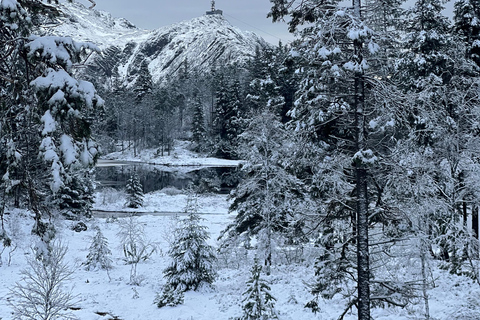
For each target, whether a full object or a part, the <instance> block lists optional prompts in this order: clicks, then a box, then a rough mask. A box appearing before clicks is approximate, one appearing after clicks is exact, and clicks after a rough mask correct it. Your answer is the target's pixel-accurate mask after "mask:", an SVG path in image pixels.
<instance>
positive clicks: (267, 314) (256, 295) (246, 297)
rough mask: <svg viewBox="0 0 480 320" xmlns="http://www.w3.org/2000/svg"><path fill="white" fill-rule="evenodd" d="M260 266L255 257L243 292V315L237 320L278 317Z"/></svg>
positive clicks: (259, 319) (273, 299)
mask: <svg viewBox="0 0 480 320" xmlns="http://www.w3.org/2000/svg"><path fill="white" fill-rule="evenodd" d="M261 272H262V267H261V266H260V265H259V264H258V260H257V259H255V262H254V265H253V267H252V270H251V276H250V279H249V280H248V281H247V289H246V290H245V292H244V293H243V306H242V309H243V312H244V314H243V316H242V317H240V318H239V320H270V319H278V317H277V315H276V313H275V308H274V307H275V301H276V299H275V298H274V297H273V296H272V295H271V294H270V290H271V289H270V286H269V285H268V284H267V282H266V281H265V280H263V279H262V278H261Z"/></svg>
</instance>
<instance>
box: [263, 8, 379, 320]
mask: <svg viewBox="0 0 480 320" xmlns="http://www.w3.org/2000/svg"><path fill="white" fill-rule="evenodd" d="M271 2H272V9H271V11H270V14H269V15H270V16H271V17H272V18H273V20H274V21H277V20H280V19H282V18H283V17H285V16H287V15H288V16H290V17H291V20H290V22H289V24H290V30H291V31H294V30H295V29H296V28H297V27H298V26H300V25H303V24H306V26H305V28H303V29H302V30H301V31H300V32H299V33H300V36H301V39H300V41H298V42H297V45H296V46H295V48H294V55H295V56H297V57H298V58H299V59H301V62H300V63H301V64H302V68H301V69H300V70H299V71H300V72H302V75H301V76H302V80H301V83H300V89H299V90H298V91H297V100H296V102H295V105H294V108H293V109H292V110H291V111H290V115H291V116H292V118H293V119H294V121H295V122H296V124H297V131H299V132H300V131H301V132H302V133H303V135H304V136H307V137H309V138H310V139H311V141H313V142H315V144H316V145H317V147H318V148H319V149H318V150H322V149H323V152H321V153H320V154H317V157H316V158H314V159H311V161H312V162H313V163H323V164H325V165H327V166H328V165H329V164H331V165H333V166H336V165H337V164H338V163H337V162H336V161H338V160H341V161H342V163H343V165H344V166H343V168H342V169H341V170H342V171H343V172H345V173H346V174H345V175H343V178H342V180H343V181H341V182H340V181H339V182H340V184H343V186H346V187H348V185H349V184H350V187H348V188H349V190H348V189H347V190H342V193H343V194H344V195H347V194H350V195H353V196H354V199H353V201H352V200H351V199H345V198H341V199H339V200H340V203H343V205H342V206H343V210H342V211H344V213H346V214H347V216H348V215H350V217H351V222H353V226H352V235H353V239H354V240H353V239H352V243H355V249H354V250H355V253H356V260H357V261H356V281H357V298H358V304H357V307H358V314H359V319H370V305H371V304H370V302H371V299H370V283H371V282H370V280H371V272H370V255H369V215H370V213H369V212H370V210H369V207H370V204H369V195H368V190H369V171H370V167H371V166H372V165H373V164H375V162H376V160H377V159H378V158H377V156H376V155H375V153H374V152H373V151H372V150H371V140H370V139H369V136H368V129H367V124H368V120H367V117H369V116H371V113H369V110H371V109H370V107H371V106H369V105H368V104H367V102H368V96H369V92H370V91H369V90H368V89H369V87H368V86H367V83H369V82H368V80H367V79H369V77H368V72H369V68H370V57H371V56H372V55H373V54H375V53H376V52H377V51H378V48H379V46H378V44H377V43H376V42H375V39H374V32H373V30H372V29H371V28H369V27H368V26H367V25H366V24H365V23H364V17H363V16H362V13H363V12H364V10H363V7H362V3H361V1H360V0H353V1H352V6H351V7H342V6H341V5H340V1H336V0H327V1H322V2H320V3H319V2H318V1H315V0H306V1H296V0H292V1H285V0H271ZM326 157H330V159H329V160H328V161H327V159H326ZM337 184H339V183H337ZM349 198H351V196H350V197H349ZM334 199H335V198H334ZM337 199H338V198H337ZM331 200H333V199H328V200H327V201H331ZM335 200H336V199H335ZM327 203H328V202H327ZM327 203H325V204H327ZM339 213H340V212H338V214H339ZM332 214H335V213H334V212H332ZM345 217H346V216H345V215H343V217H342V216H340V215H338V216H337V217H336V219H337V220H344V221H345V222H347V220H345ZM347 223H348V222H347Z"/></svg>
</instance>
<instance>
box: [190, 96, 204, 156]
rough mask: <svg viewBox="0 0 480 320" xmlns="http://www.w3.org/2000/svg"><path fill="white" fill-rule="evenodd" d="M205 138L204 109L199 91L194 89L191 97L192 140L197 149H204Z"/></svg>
mask: <svg viewBox="0 0 480 320" xmlns="http://www.w3.org/2000/svg"><path fill="white" fill-rule="evenodd" d="M206 140H207V129H206V127H205V111H204V107H203V103H202V99H201V96H200V92H199V91H198V90H195V92H194V97H193V117H192V141H193V142H194V143H195V149H196V150H197V151H201V150H204V147H205V146H206V142H207V141H206Z"/></svg>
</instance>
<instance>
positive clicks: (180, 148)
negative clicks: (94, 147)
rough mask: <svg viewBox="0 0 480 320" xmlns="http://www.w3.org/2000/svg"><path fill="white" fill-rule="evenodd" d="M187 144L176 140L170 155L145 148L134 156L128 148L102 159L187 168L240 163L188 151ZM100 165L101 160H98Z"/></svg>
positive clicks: (230, 165) (236, 164) (232, 165)
mask: <svg viewBox="0 0 480 320" xmlns="http://www.w3.org/2000/svg"><path fill="white" fill-rule="evenodd" d="M189 145H190V142H187V141H181V140H176V141H175V145H174V149H173V151H172V152H171V154H170V155H167V153H164V156H161V155H159V154H158V150H157V149H145V150H142V152H141V153H140V154H139V155H137V156H134V153H133V150H132V149H128V150H125V151H118V152H113V153H109V154H108V155H106V156H104V157H103V159H106V160H115V161H129V162H142V163H147V164H153V165H159V166H165V167H185V168H187V169H188V167H237V166H238V165H239V164H240V161H238V160H226V159H219V158H207V157H203V156H201V155H199V154H197V153H195V152H192V151H190V150H189ZM100 165H102V162H100Z"/></svg>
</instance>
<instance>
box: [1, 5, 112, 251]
mask: <svg viewBox="0 0 480 320" xmlns="http://www.w3.org/2000/svg"><path fill="white" fill-rule="evenodd" d="M58 15H59V12H58V11H57V9H56V7H55V5H49V4H45V3H42V2H41V1H37V0H33V1H23V0H22V1H15V0H13V1H2V2H1V4H0V16H1V17H0V21H1V22H0V28H1V30H0V47H1V49H0V50H1V53H0V54H1V56H2V57H5V59H2V61H1V62H0V64H1V66H0V82H1V83H0V88H1V89H0V94H1V99H0V100H1V101H2V102H1V107H2V108H1V113H2V114H1V117H0V118H1V119H2V125H1V131H2V132H1V136H0V139H1V143H0V144H1V145H2V148H1V149H0V150H1V152H2V155H1V156H0V157H1V158H2V167H1V170H2V173H1V175H2V177H4V179H3V180H2V184H3V187H4V188H5V190H7V191H8V192H9V193H10V194H13V196H14V198H15V205H21V203H20V202H21V200H23V201H24V202H25V203H26V204H27V205H28V207H29V208H30V209H31V210H32V211H33V212H34V215H35V224H34V230H33V232H34V233H35V234H37V235H39V236H40V237H41V238H42V241H44V242H48V241H49V237H50V236H47V234H46V233H45V232H46V230H49V229H51V228H49V227H48V226H47V225H48V222H47V221H48V219H49V215H50V214H51V213H52V211H56V210H58V207H56V206H55V205H58V202H55V201H54V199H55V196H56V195H57V194H58V192H59V191H60V189H61V188H62V187H63V186H64V185H65V184H68V182H69V181H70V180H71V179H72V176H74V175H75V174H76V172H77V171H78V170H82V169H85V168H92V167H93V165H94V163H95V161H96V158H97V157H98V150H97V145H96V143H95V141H94V140H93V139H92V137H91V129H90V116H91V114H92V112H93V111H94V110H95V109H96V108H97V107H101V106H102V105H103V100H102V99H101V98H100V97H99V96H98V94H97V92H96V90H95V88H94V86H93V85H92V84H91V83H90V82H87V81H82V80H77V79H75V78H74V77H73V76H72V75H73V66H74V65H76V64H78V63H81V62H82V61H83V58H84V57H85V56H86V54H88V52H92V51H98V48H97V47H96V46H95V45H93V44H90V43H80V42H76V41H74V40H72V39H71V38H69V37H57V36H48V35H45V36H35V35H34V34H33V31H32V30H37V32H40V33H44V34H45V33H47V32H48V30H43V29H42V28H43V27H42V23H43V22H45V21H46V20H50V21H53V20H54V19H55V17H56V16H58ZM79 191H80V192H83V191H82V190H79ZM50 240H51V239H50Z"/></svg>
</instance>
